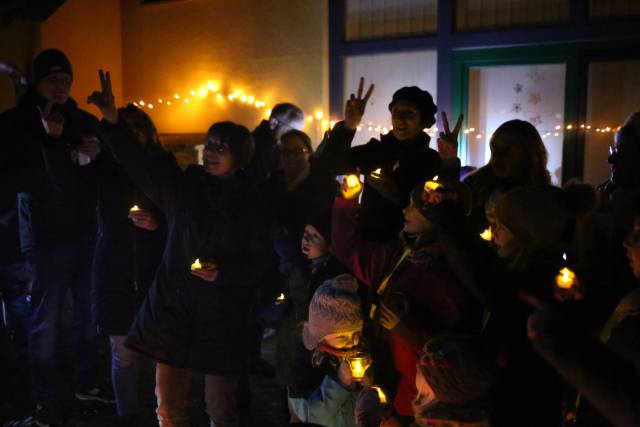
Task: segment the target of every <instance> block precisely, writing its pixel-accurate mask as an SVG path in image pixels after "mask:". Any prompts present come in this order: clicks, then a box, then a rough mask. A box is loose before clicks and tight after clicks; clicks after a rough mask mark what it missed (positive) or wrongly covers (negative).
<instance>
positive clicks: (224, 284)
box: [105, 125, 271, 375]
mask: <svg viewBox="0 0 640 427" xmlns="http://www.w3.org/2000/svg"><path fill="white" fill-rule="evenodd" d="M105 126H106V127H107V129H106V132H107V137H108V139H109V140H110V141H111V145H112V147H113V151H114V154H115V155H116V158H117V160H118V161H119V162H120V164H121V165H122V166H123V168H124V170H125V171H126V172H127V174H128V175H129V176H130V177H131V178H132V179H133V181H134V182H135V183H136V185H137V186H138V187H139V188H141V189H142V190H143V191H144V192H145V194H146V195H147V196H148V197H149V198H150V199H151V200H152V201H153V203H154V204H155V205H156V206H158V207H159V208H160V209H161V210H162V211H163V213H164V214H165V217H166V218H167V222H168V226H169V233H168V239H167V246H166V249H165V252H164V255H163V258H162V262H161V263H160V267H159V268H158V272H157V274H156V277H155V279H154V282H153V285H152V286H151V289H150V290H149V292H148V294H147V297H146V298H145V300H144V302H143V303H142V307H141V308H140V310H139V312H138V315H137V317H136V319H135V321H134V324H133V326H132V328H131V330H130V332H129V335H128V337H127V341H126V344H127V345H128V346H129V347H131V348H133V349H135V350H138V351H140V352H143V353H145V354H147V355H149V356H150V357H151V358H153V359H154V360H156V361H158V362H161V363H166V364H169V365H172V366H176V367H182V368H187V369H192V370H195V371H199V372H203V373H206V374H213V375H235V374H238V373H240V372H242V371H243V370H244V369H245V367H246V363H247V342H248V339H247V337H246V335H247V323H248V317H249V307H250V304H251V299H252V295H253V293H254V291H255V289H256V288H257V287H258V285H259V283H260V281H261V280H262V278H263V276H264V274H265V272H266V270H267V268H268V266H269V261H270V259H269V257H268V254H269V253H270V252H269V250H270V245H271V241H270V232H269V225H270V214H269V206H268V204H267V203H265V200H264V199H263V195H264V192H263V191H261V188H260V187H258V186H256V184H255V182H254V181H252V180H250V179H249V178H248V177H247V176H246V175H245V174H244V173H243V172H242V171H237V172H235V173H234V174H233V175H232V176H231V177H229V178H227V179H219V178H215V177H212V176H210V175H209V174H207V173H206V172H205V171H204V169H203V168H202V167H200V166H190V167H189V168H187V170H186V171H184V172H183V171H182V170H181V169H180V168H179V167H178V165H177V164H176V161H175V158H174V157H173V155H172V154H170V153H168V152H165V151H163V150H162V149H161V148H160V147H156V149H152V147H147V150H146V151H145V150H143V149H142V148H141V147H140V146H139V144H138V143H137V142H136V140H135V138H134V137H133V135H131V134H130V132H128V129H127V128H126V127H124V125H119V126H116V127H112V126H107V125H105ZM196 258H199V259H200V260H202V261H205V262H206V261H210V262H211V261H215V262H216V263H217V265H218V269H219V276H218V278H217V280H216V281H215V282H213V283H209V282H205V281H203V280H201V279H199V278H197V277H195V276H194V275H192V274H191V271H190V265H191V263H193V261H194V260H195V259H196Z"/></svg>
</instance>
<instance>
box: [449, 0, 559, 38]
mask: <svg viewBox="0 0 640 427" xmlns="http://www.w3.org/2000/svg"><path fill="white" fill-rule="evenodd" d="M568 19H569V1H568V0H457V1H456V30H458V31H469V30H479V29H492V28H511V27H521V26H526V25H539V24H546V23H558V22H564V21H567V20H568Z"/></svg>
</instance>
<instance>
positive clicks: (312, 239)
mask: <svg viewBox="0 0 640 427" xmlns="http://www.w3.org/2000/svg"><path fill="white" fill-rule="evenodd" d="M302 240H304V241H305V242H309V243H313V244H315V245H320V244H322V243H323V241H324V239H323V238H322V237H321V236H314V235H313V234H310V233H307V232H306V231H305V232H304V233H303V234H302Z"/></svg>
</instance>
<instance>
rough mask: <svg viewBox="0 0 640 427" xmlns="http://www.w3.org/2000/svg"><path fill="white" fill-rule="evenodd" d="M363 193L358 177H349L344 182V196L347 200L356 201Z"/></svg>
mask: <svg viewBox="0 0 640 427" xmlns="http://www.w3.org/2000/svg"><path fill="white" fill-rule="evenodd" d="M361 192H362V183H361V182H360V178H359V177H358V175H347V177H346V178H345V179H344V180H343V181H342V196H343V197H344V198H345V199H349V200H350V199H355V198H357V197H358V196H359V195H360V193H361Z"/></svg>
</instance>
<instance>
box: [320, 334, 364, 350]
mask: <svg viewBox="0 0 640 427" xmlns="http://www.w3.org/2000/svg"><path fill="white" fill-rule="evenodd" d="M322 341H324V343H325V344H326V345H328V346H329V347H333V348H336V349H339V350H340V349H347V348H352V347H355V346H357V345H358V344H359V343H360V331H359V330H358V331H347V332H337V333H335V334H329V335H326V336H325V337H324V338H323V339H322Z"/></svg>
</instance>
